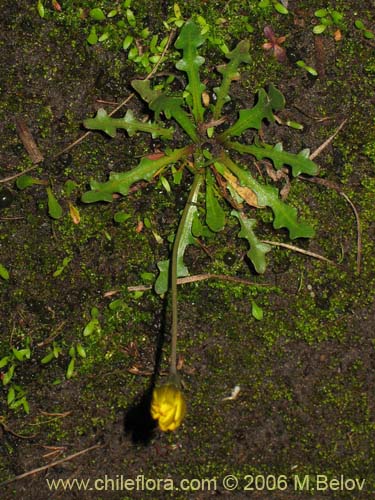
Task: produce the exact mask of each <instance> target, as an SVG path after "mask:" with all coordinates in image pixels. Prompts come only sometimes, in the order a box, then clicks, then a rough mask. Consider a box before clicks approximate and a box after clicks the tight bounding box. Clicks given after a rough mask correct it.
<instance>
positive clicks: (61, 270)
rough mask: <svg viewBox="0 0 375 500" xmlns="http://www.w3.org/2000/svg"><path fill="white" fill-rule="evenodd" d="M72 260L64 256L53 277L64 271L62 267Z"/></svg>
mask: <svg viewBox="0 0 375 500" xmlns="http://www.w3.org/2000/svg"><path fill="white" fill-rule="evenodd" d="M71 260H72V258H71V257H65V258H64V260H63V261H62V264H61V266H59V267H58V268H57V269H56V271H55V272H54V273H53V275H52V276H53V277H54V278H57V277H58V276H60V274H61V273H62V272H63V271H64V269H65V268H66V266H67V265H68V264H69V262H70V261H71Z"/></svg>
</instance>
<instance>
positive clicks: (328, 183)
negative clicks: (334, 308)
mask: <svg viewBox="0 0 375 500" xmlns="http://www.w3.org/2000/svg"><path fill="white" fill-rule="evenodd" d="M299 179H302V180H303V181H307V182H312V183H313V184H319V185H321V186H324V187H326V188H328V189H334V190H335V191H336V192H337V193H338V194H339V195H340V196H342V197H343V198H344V199H345V200H346V201H347V202H348V203H349V205H350V207H351V209H352V210H353V213H354V216H355V220H356V225H357V272H358V273H360V272H361V260H362V229H361V220H360V217H359V213H358V210H357V209H356V207H355V205H354V203H353V202H352V200H351V199H350V198H349V196H348V195H347V194H345V193H344V191H343V190H342V189H341V186H339V185H338V184H336V183H335V182H332V181H328V180H327V179H320V178H319V177H305V176H303V175H301V176H299Z"/></svg>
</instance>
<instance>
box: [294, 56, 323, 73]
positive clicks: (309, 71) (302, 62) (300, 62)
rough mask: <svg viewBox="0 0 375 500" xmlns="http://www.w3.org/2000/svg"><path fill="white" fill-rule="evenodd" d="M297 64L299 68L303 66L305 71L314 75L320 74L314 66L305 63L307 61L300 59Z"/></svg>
mask: <svg viewBox="0 0 375 500" xmlns="http://www.w3.org/2000/svg"><path fill="white" fill-rule="evenodd" d="M296 64H297V66H298V67H299V68H303V69H304V70H305V71H307V72H308V73H310V75H312V76H318V72H317V71H316V69H315V68H312V67H311V66H308V65H307V64H306V63H305V61H302V60H300V61H297V62H296Z"/></svg>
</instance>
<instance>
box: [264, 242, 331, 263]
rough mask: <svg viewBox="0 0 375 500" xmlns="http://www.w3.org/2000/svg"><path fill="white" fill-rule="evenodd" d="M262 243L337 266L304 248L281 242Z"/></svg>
mask: <svg viewBox="0 0 375 500" xmlns="http://www.w3.org/2000/svg"><path fill="white" fill-rule="evenodd" d="M262 243H268V245H273V246H276V247H284V248H288V249H289V250H293V251H294V252H298V253H303V254H304V255H309V256H310V257H314V258H315V259H320V260H324V261H325V262H329V263H330V264H333V265H334V266H337V264H336V262H333V260H330V259H327V257H323V255H319V254H318V253H314V252H309V251H308V250H303V249H302V248H299V247H296V246H294V245H289V244H288V243H280V242H279V241H269V240H262Z"/></svg>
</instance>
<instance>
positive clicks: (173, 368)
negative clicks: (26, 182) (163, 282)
mask: <svg viewBox="0 0 375 500" xmlns="http://www.w3.org/2000/svg"><path fill="white" fill-rule="evenodd" d="M202 181H203V177H202V174H200V173H196V174H195V175H194V180H193V184H192V186H191V189H190V193H189V197H188V200H187V202H186V204H185V207H184V211H183V212H182V217H181V220H180V223H179V225H178V228H177V233H176V237H175V239H174V242H173V250H172V263H171V275H170V276H171V278H170V279H171V294H172V327H171V337H172V340H171V360H170V367H169V372H170V375H172V376H176V375H177V334H178V307H177V261H178V250H179V247H180V243H181V237H182V235H183V229H184V226H185V224H186V221H187V217H188V215H189V212H190V210H191V205H192V203H194V202H195V200H196V198H197V195H198V192H199V188H200V186H201V184H202Z"/></svg>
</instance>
